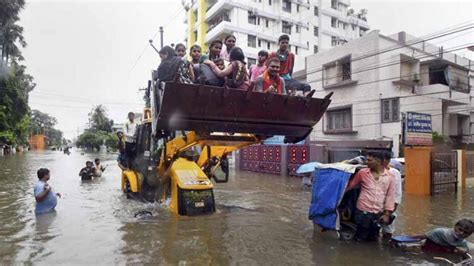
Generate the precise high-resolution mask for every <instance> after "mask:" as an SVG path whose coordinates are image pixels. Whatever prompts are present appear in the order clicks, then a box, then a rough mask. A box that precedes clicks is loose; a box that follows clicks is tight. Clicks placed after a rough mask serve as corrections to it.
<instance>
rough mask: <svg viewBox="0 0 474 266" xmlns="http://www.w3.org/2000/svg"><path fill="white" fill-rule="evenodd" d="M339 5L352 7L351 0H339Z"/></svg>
mask: <svg viewBox="0 0 474 266" xmlns="http://www.w3.org/2000/svg"><path fill="white" fill-rule="evenodd" d="M338 2H339V4H342V5H345V6H350V5H351V0H339V1H338Z"/></svg>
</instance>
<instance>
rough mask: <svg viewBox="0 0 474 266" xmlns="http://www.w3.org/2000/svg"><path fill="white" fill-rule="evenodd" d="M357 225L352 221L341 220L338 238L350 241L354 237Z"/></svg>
mask: <svg viewBox="0 0 474 266" xmlns="http://www.w3.org/2000/svg"><path fill="white" fill-rule="evenodd" d="M356 231H357V226H356V225H355V224H353V223H348V222H341V229H340V230H339V238H340V239H341V240H344V241H350V240H353V239H354V238H355V234H356Z"/></svg>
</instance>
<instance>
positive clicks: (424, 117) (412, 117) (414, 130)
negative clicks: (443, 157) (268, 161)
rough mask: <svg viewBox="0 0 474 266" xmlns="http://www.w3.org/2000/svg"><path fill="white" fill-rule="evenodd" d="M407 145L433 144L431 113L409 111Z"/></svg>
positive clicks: (406, 127)
mask: <svg viewBox="0 0 474 266" xmlns="http://www.w3.org/2000/svg"><path fill="white" fill-rule="evenodd" d="M405 145H433V131H432V128H431V115H430V114H422V113H415V112H407V114H406V121H405Z"/></svg>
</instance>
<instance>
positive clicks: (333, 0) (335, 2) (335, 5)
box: [331, 0, 337, 10]
mask: <svg viewBox="0 0 474 266" xmlns="http://www.w3.org/2000/svg"><path fill="white" fill-rule="evenodd" d="M331 8H332V9H336V10H337V0H331Z"/></svg>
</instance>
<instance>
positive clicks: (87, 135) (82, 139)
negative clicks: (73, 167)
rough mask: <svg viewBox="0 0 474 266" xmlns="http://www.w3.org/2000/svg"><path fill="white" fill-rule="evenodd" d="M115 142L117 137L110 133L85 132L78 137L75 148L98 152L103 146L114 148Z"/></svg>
mask: <svg viewBox="0 0 474 266" xmlns="http://www.w3.org/2000/svg"><path fill="white" fill-rule="evenodd" d="M117 140H118V139H117V136H116V135H115V134H114V133H111V132H105V131H91V130H86V131H85V132H84V133H82V134H81V135H80V136H79V137H78V139H77V141H76V146H77V147H80V148H86V149H90V150H92V149H96V150H99V149H100V146H101V145H103V144H105V145H106V146H107V147H115V145H116V143H117Z"/></svg>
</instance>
